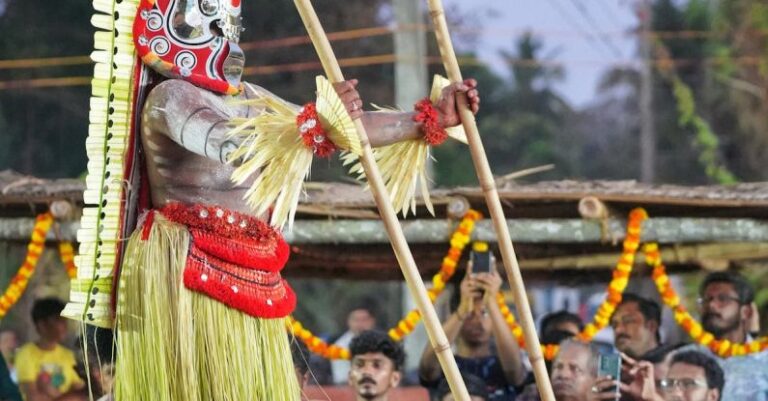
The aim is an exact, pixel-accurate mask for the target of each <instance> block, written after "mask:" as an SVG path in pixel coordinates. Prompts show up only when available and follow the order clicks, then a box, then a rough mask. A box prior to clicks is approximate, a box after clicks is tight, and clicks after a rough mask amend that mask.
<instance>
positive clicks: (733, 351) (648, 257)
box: [643, 243, 768, 358]
mask: <svg viewBox="0 0 768 401" xmlns="http://www.w3.org/2000/svg"><path fill="white" fill-rule="evenodd" d="M643 253H644V254H645V262H646V263H647V264H648V265H649V266H651V267H653V273H652V274H651V277H652V278H653V282H654V283H656V289H657V290H658V291H659V294H660V295H661V300H662V302H664V304H665V305H667V306H669V308H670V309H672V312H674V317H675V321H676V322H677V324H679V325H680V327H682V328H683V330H685V331H686V332H687V333H688V335H689V336H690V337H691V338H692V339H693V340H694V341H696V342H697V343H698V344H701V345H703V346H705V347H708V348H709V349H710V350H711V351H712V352H714V353H715V354H717V355H719V356H720V357H722V358H727V357H730V356H743V355H747V354H753V353H757V352H762V351H765V350H766V349H768V337H761V338H758V339H755V340H753V341H750V342H749V343H732V342H730V341H729V340H725V339H723V340H717V339H715V336H714V335H713V334H712V333H710V332H708V331H706V330H704V327H703V326H702V325H701V323H699V322H698V321H697V320H696V319H695V318H694V317H693V316H691V314H690V313H689V312H688V310H686V308H685V306H683V305H682V304H681V303H680V296H679V295H678V294H677V292H676V291H675V289H674V288H673V287H672V283H671V281H670V279H669V276H667V272H666V267H665V266H664V263H663V262H662V260H661V253H660V252H659V245H658V244H657V243H649V244H645V245H644V246H643Z"/></svg>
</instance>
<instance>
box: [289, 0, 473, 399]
mask: <svg viewBox="0 0 768 401" xmlns="http://www.w3.org/2000/svg"><path fill="white" fill-rule="evenodd" d="M294 3H295V4H296V8H297V9H298V10H299V14H300V15H301V20H302V21H303V22H304V26H305V27H306V29H307V32H308V33H309V37H310V38H311V39H312V44H313V45H314V46H315V50H316V51H317V54H318V56H319V57H320V61H321V62H322V64H323V69H324V70H325V74H326V76H327V77H328V79H330V80H331V81H332V82H341V81H343V80H344V76H343V75H342V73H341V68H340V67H339V63H338V61H337V60H336V56H335V55H334V54H333V49H332V48H331V44H330V42H329V41H328V37H327V36H326V35H325V31H324V30H323V27H322V25H320V20H319V19H318V18H317V14H316V13H315V10H314V8H313V7H312V4H311V3H310V0H294ZM354 122H355V128H356V129H357V134H358V136H359V137H360V142H361V144H362V145H363V154H362V156H361V158H360V161H361V164H362V166H363V169H364V170H365V176H366V178H367V179H368V183H369V185H370V188H371V193H372V194H373V198H374V200H375V202H376V206H377V207H378V209H379V212H380V213H381V218H382V221H383V222H384V226H385V228H386V231H387V234H388V235H389V239H390V242H391V243H392V247H393V248H394V251H395V255H396V257H397V260H398V262H399V265H400V269H401V270H402V272H403V276H405V281H406V283H407V285H408V289H409V290H410V292H411V296H413V298H414V300H415V302H416V306H417V308H418V309H419V312H420V313H421V316H422V317H423V318H424V327H425V328H426V330H427V334H428V335H429V340H430V342H431V343H432V346H433V347H434V349H435V354H436V355H437V359H438V361H439V362H440V366H441V367H442V369H443V372H444V373H445V378H446V380H447V381H448V384H449V386H450V388H451V392H452V393H453V396H454V398H455V399H456V400H460V401H470V398H469V392H468V391H467V388H466V386H465V384H464V381H463V380H462V379H461V373H459V368H458V366H457V365H456V360H455V359H454V357H453V352H452V351H451V344H450V343H449V342H448V338H447V337H446V335H445V332H444V331H443V327H442V325H441V324H440V319H439V318H438V317H437V313H436V312H435V309H434V308H433V307H432V303H431V302H430V300H429V296H427V289H426V288H425V287H424V283H423V282H422V281H421V276H420V275H419V270H418V268H417V267H416V261H415V260H414V259H413V255H412V254H411V249H410V248H409V247H408V242H406V240H405V235H404V234H403V230H402V227H400V223H399V222H398V221H397V215H396V214H395V210H394V208H393V207H392V203H391V202H390V200H389V195H388V194H387V189H386V187H385V186H384V180H383V179H382V178H381V174H380V173H379V169H378V166H377V165H376V162H375V159H374V157H373V151H372V150H371V144H370V142H369V141H368V134H367V133H366V132H365V127H364V126H363V122H362V121H361V120H360V119H356V120H354Z"/></svg>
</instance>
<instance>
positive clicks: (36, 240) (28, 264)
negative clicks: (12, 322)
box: [0, 212, 53, 318]
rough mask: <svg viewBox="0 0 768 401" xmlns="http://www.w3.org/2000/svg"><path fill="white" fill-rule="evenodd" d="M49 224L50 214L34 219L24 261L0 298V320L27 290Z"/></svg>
mask: <svg viewBox="0 0 768 401" xmlns="http://www.w3.org/2000/svg"><path fill="white" fill-rule="evenodd" d="M51 224H53V215H52V214H51V213H50V212H48V213H43V214H39V215H37V217H36V218H35V226H34V228H33V229H32V235H31V238H30V240H29V244H28V245H27V256H26V258H25V259H24V263H22V265H21V267H19V270H18V272H16V275H15V276H13V278H12V279H11V283H10V285H8V288H7V289H6V290H5V293H3V295H2V296H0V318H3V317H5V315H6V314H7V313H8V310H9V309H11V307H12V306H13V305H15V304H16V302H18V300H19V298H21V295H22V294H23V293H24V290H25V289H26V288H27V285H28V284H29V278H30V277H31V276H32V273H34V272H35V267H37V262H38V261H39V260H40V255H41V254H42V253H43V250H44V249H45V236H46V234H47V233H48V230H50V228H51Z"/></svg>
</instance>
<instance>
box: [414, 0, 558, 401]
mask: <svg viewBox="0 0 768 401" xmlns="http://www.w3.org/2000/svg"><path fill="white" fill-rule="evenodd" d="M427 3H428V5H429V12H430V15H431V17H432V23H433V24H434V26H435V36H436V37H437V43H438V47H439V49H440V55H441V57H442V59H443V65H444V66H445V70H446V73H447V74H448V79H450V80H451V81H452V82H461V81H462V77H461V71H460V70H459V63H458V61H457V60H456V53H455V52H454V50H453V44H452V43H451V36H450V34H449V33H448V24H447V23H446V21H445V12H444V11H443V5H442V1H441V0H427ZM457 100H458V102H459V112H460V116H461V122H462V124H463V125H464V130H465V131H466V133H467V141H468V142H469V150H470V152H471V154H472V162H473V163H474V164H475V170H476V171H477V178H478V179H479V181H480V187H481V188H482V189H483V194H484V195H485V202H486V203H487V205H488V210H489V212H490V214H491V218H492V219H493V226H494V229H495V231H496V236H497V237H498V243H499V250H500V251H501V256H502V259H503V260H504V270H506V272H507V280H508V281H509V286H510V287H511V289H512V294H513V295H514V298H515V305H516V306H517V311H518V313H519V314H520V323H521V325H522V327H523V334H524V335H525V343H526V346H527V348H528V356H529V358H530V360H531V365H532V366H533V374H534V376H535V377H536V386H537V387H538V389H539V395H540V396H541V399H542V400H543V401H555V395H554V393H553V392H552V385H551V384H550V381H549V374H548V373H547V368H546V366H545V365H544V357H543V356H542V353H541V347H540V344H539V337H538V335H536V327H535V326H534V321H533V316H532V315H531V307H530V305H529V304H528V298H527V297H526V294H525V285H524V284H523V276H522V274H520V266H519V265H518V263H517V256H516V255H515V248H514V247H513V246H512V239H511V238H510V236H509V229H508V228H507V220H506V218H505V217H504V210H503V209H502V208H501V201H500V200H499V194H498V192H496V183H495V181H494V179H493V174H492V173H491V167H490V166H489V165H488V158H487V157H486V155H485V149H484V148H483V142H482V141H481V140H480V133H479V132H478V130H477V123H476V122H475V116H474V115H473V114H472V111H471V110H469V107H468V106H467V98H466V96H464V95H461V96H459V97H458V99H457Z"/></svg>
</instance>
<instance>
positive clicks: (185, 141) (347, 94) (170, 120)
mask: <svg viewBox="0 0 768 401" xmlns="http://www.w3.org/2000/svg"><path fill="white" fill-rule="evenodd" d="M356 86H357V80H351V81H345V82H341V83H337V84H334V87H335V88H336V91H337V92H338V94H339V97H340V98H341V100H342V102H343V103H344V105H345V106H346V107H347V111H348V112H349V114H350V116H351V117H352V118H362V120H363V125H364V126H365V127H366V132H367V133H368V138H369V140H370V142H371V146H374V147H378V146H386V145H389V144H392V143H396V142H400V141H403V140H408V139H415V138H419V137H420V136H421V135H422V133H421V127H420V124H419V123H416V122H414V121H413V116H414V113H413V112H392V113H375V112H365V113H364V112H363V111H362V106H363V102H362V100H360V95H359V93H358V92H357V90H356ZM253 91H256V92H258V93H261V94H263V95H268V96H274V95H273V94H271V93H269V92H268V91H266V90H265V89H263V88H260V87H256V86H252V85H249V86H247V89H246V90H245V91H244V92H243V95H242V96H243V97H244V98H246V99H248V98H253V97H254V96H255V95H256V93H254V92H253ZM262 92H263V93H262ZM457 93H465V94H466V95H467V98H468V100H469V104H470V107H471V109H472V111H473V112H477V110H478V109H479V104H480V97H479V95H478V93H477V89H476V82H475V81H474V80H471V79H470V80H466V81H465V82H462V83H456V84H452V85H450V86H447V87H446V88H444V89H443V93H442V95H441V98H440V100H439V101H438V102H437V104H436V105H435V108H436V110H437V112H438V119H439V120H440V121H441V123H442V124H443V126H445V127H452V126H455V125H458V124H459V123H460V122H461V121H460V119H459V116H458V110H457V109H456V94H457ZM238 107H239V108H238ZM296 108H297V109H298V106H296ZM258 112H259V111H258V110H254V109H253V108H250V107H246V106H232V105H228V104H227V103H226V100H225V98H224V97H222V96H218V95H215V94H213V93H211V92H209V91H206V90H204V89H200V88H197V87H196V86H194V85H192V84H190V83H188V82H186V81H182V80H168V81H165V82H163V83H161V84H160V85H158V86H157V87H155V88H154V89H153V90H152V92H150V94H149V96H148V97H147V100H146V103H145V106H144V111H143V113H144V116H143V124H144V126H143V130H144V132H145V135H146V140H147V143H148V146H152V144H153V135H165V136H167V137H169V138H171V139H172V140H173V141H174V142H176V143H178V144H179V145H181V146H183V147H184V148H185V149H187V150H189V151H190V152H193V153H195V154H198V155H201V156H205V157H207V158H209V159H213V160H216V161H219V162H222V163H225V162H226V161H227V160H228V158H229V155H230V153H231V152H233V151H234V150H235V149H236V148H237V146H238V143H236V142H235V141H234V140H233V139H232V138H228V137H227V133H228V132H229V131H230V130H231V127H230V126H228V125H227V122H229V121H230V120H231V119H232V118H233V117H236V116H237V117H246V118H247V117H250V116H251V114H255V113H258ZM158 146H159V145H158Z"/></svg>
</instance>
